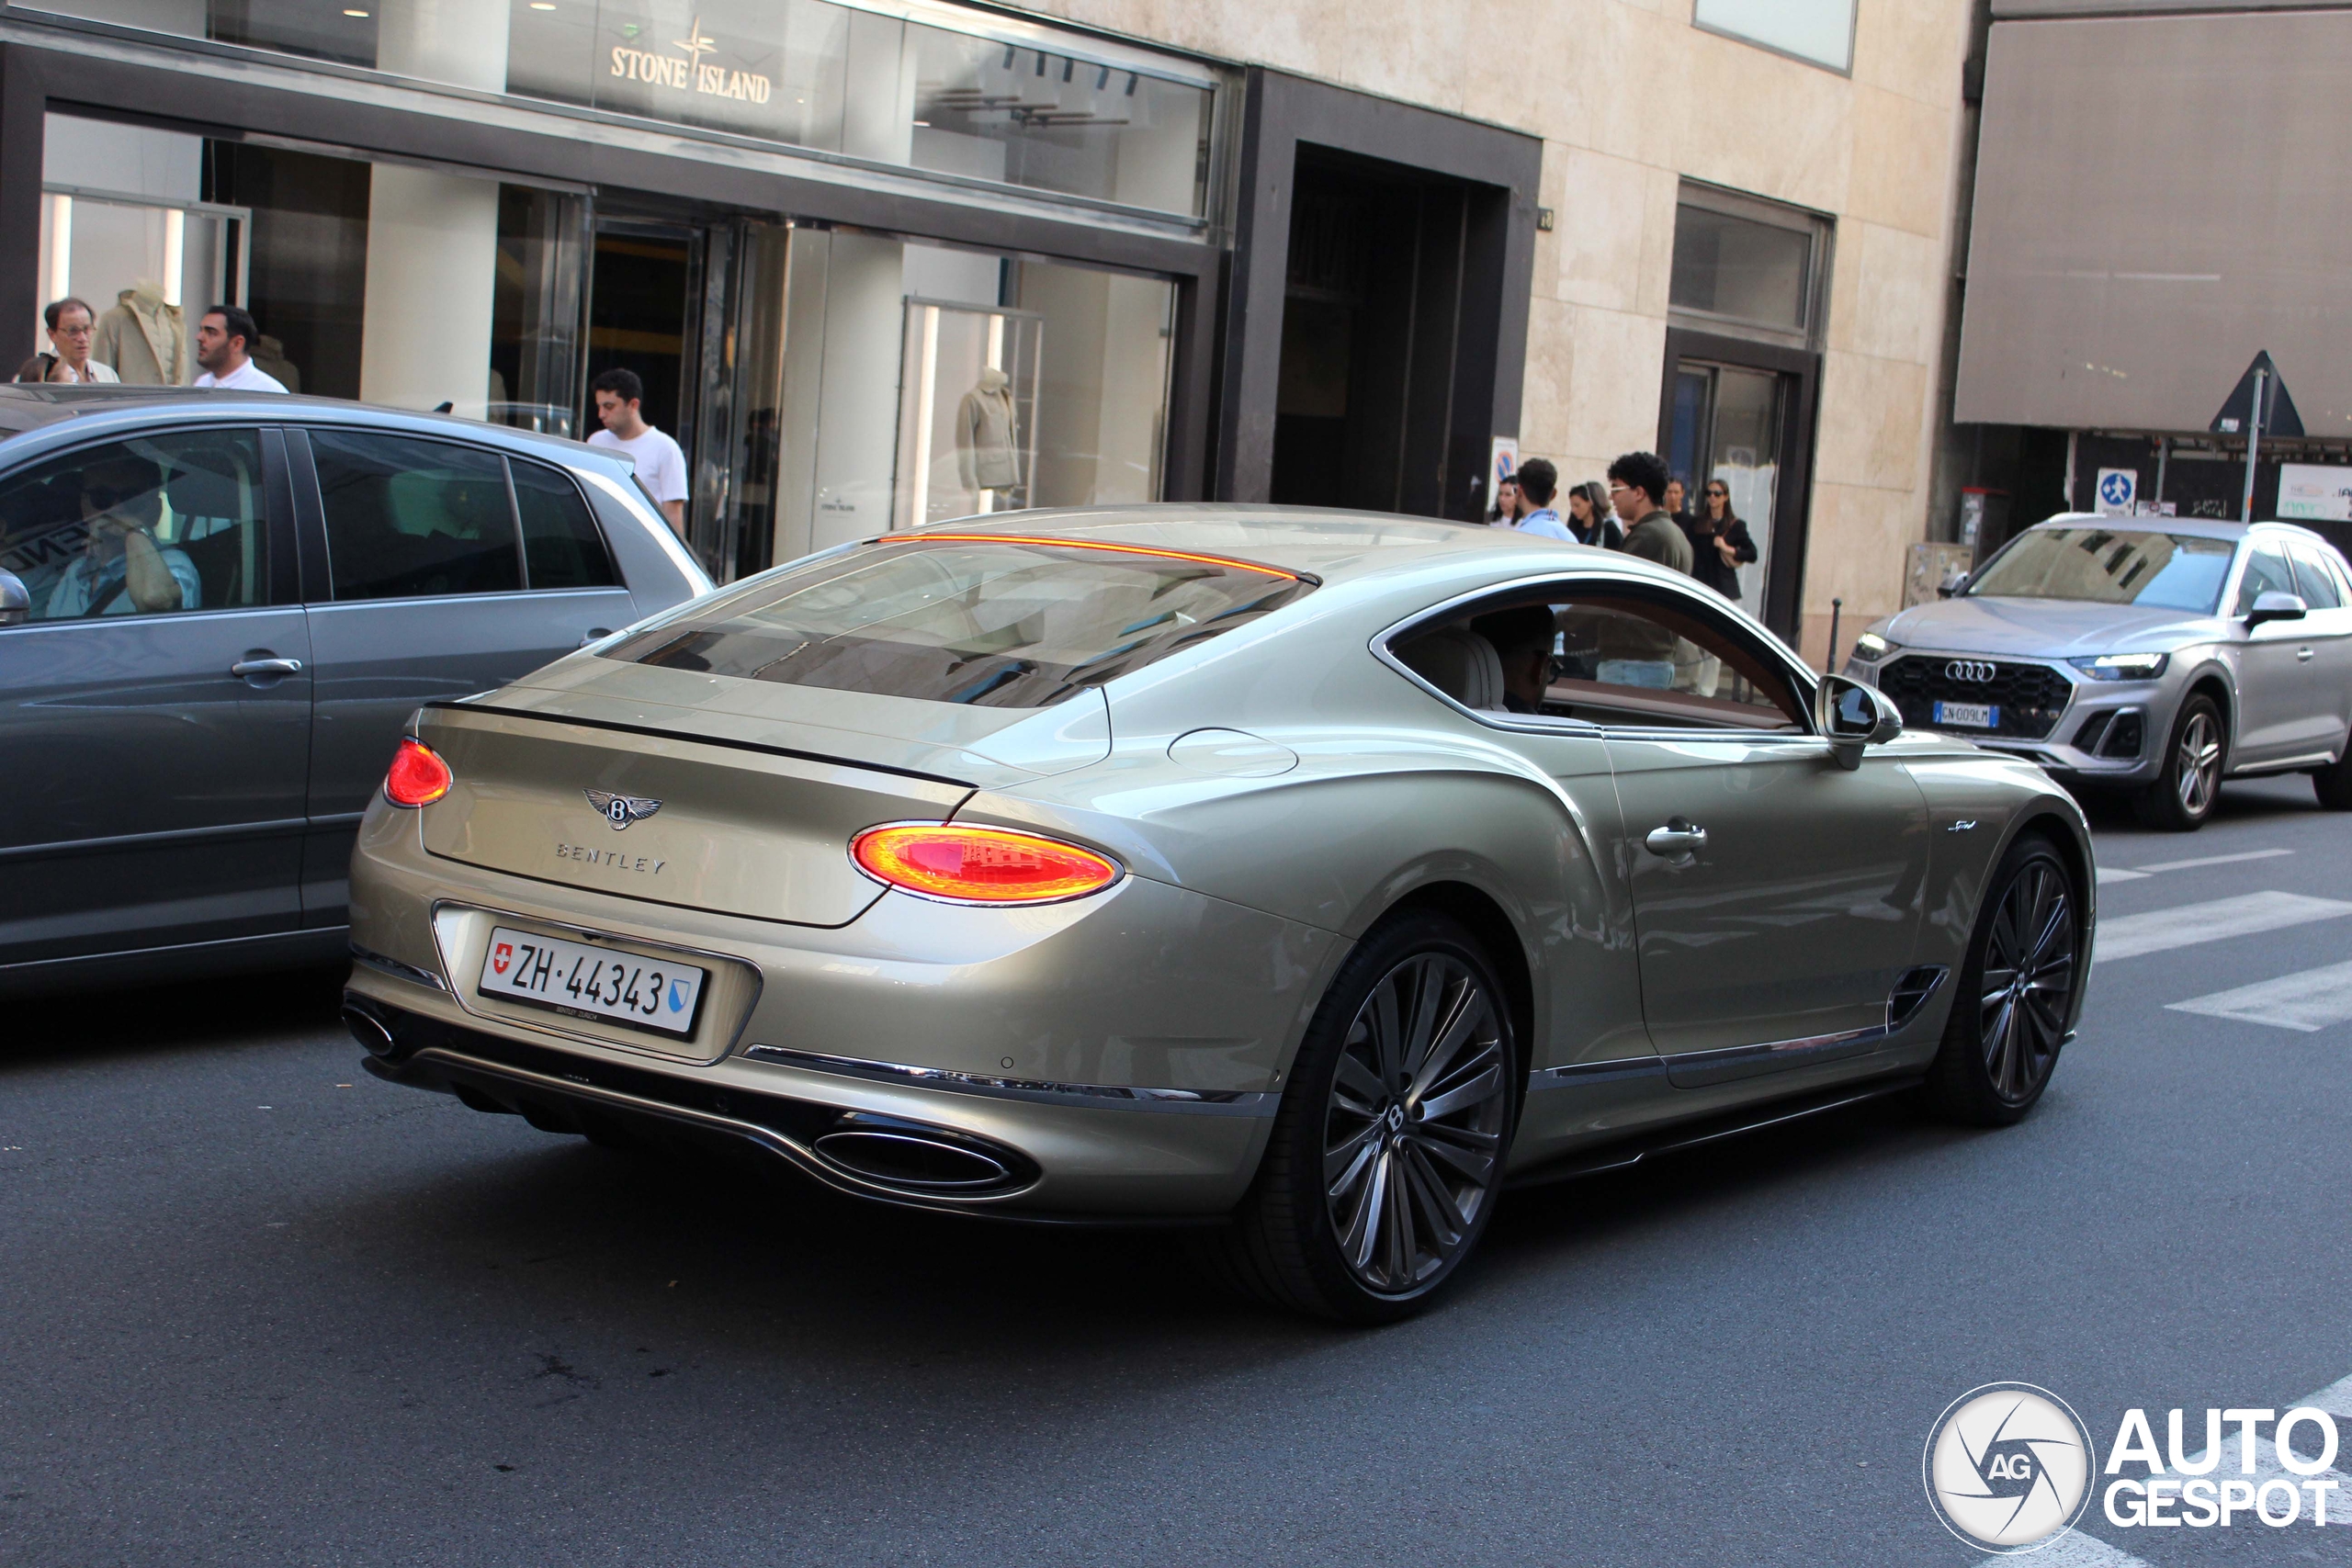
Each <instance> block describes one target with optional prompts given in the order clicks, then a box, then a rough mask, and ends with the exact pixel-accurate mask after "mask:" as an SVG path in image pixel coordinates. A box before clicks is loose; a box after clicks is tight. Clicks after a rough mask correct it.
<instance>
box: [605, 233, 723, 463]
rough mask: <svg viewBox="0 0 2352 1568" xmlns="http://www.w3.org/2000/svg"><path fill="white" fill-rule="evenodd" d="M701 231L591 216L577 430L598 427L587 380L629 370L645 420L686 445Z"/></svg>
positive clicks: (691, 419)
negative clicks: (640, 385) (584, 364)
mask: <svg viewBox="0 0 2352 1568" xmlns="http://www.w3.org/2000/svg"><path fill="white" fill-rule="evenodd" d="M703 239H704V236H703V231H702V230H700V229H699V228H696V227H694V226H691V225H687V224H681V223H659V222H644V221H639V220H633V219H618V218H603V217H600V218H598V219H597V220H596V244H595V263H594V270H593V271H592V272H591V273H590V275H589V285H588V376H587V380H586V382H585V383H583V385H582V389H581V397H582V419H581V423H580V429H581V431H582V433H583V434H585V433H587V432H590V431H594V430H596V429H599V428H601V427H600V426H599V424H598V423H597V420H596V400H595V397H594V394H593V393H591V392H589V391H588V390H587V388H588V387H589V386H592V385H594V382H595V379H596V378H597V377H599V376H601V375H603V374H604V373H605V371H607V370H634V371H636V372H637V376H638V379H639V380H640V381H642V382H644V383H645V402H644V412H645V418H646V422H647V423H650V424H651V425H653V426H655V427H656V428H657V429H660V430H663V431H666V432H668V433H669V434H670V436H671V438H672V439H673V440H674V441H676V442H677V444H678V446H680V447H681V448H682V449H683V450H684V451H685V452H687V453H689V454H691V453H692V452H693V451H694V449H695V443H694V434H695V412H696V409H695V401H696V400H695V398H694V397H693V396H692V393H693V391H694V389H695V385H696V377H697V373H698V367H697V365H696V363H695V360H696V355H695V345H696V342H697V339H698V336H699V333H697V331H696V327H697V323H698V322H699V321H700V319H701V313H702V312H701V306H702V262H703V248H704V247H703Z"/></svg>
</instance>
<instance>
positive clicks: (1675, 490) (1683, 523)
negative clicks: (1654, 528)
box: [1658, 474, 1691, 536]
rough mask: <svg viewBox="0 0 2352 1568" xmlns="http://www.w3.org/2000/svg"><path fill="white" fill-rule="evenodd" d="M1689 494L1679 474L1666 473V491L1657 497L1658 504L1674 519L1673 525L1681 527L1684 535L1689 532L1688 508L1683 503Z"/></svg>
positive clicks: (1689, 512) (1689, 516)
mask: <svg viewBox="0 0 2352 1568" xmlns="http://www.w3.org/2000/svg"><path fill="white" fill-rule="evenodd" d="M1689 495H1690V492H1689V491H1687V490H1686V489H1685V488H1684V487H1683V483H1682V477H1681V476H1680V475H1679V474H1668V476H1667V480H1666V493H1665V494H1664V495H1662V496H1660V497H1658V505H1659V506H1661V507H1663V508H1664V509H1665V511H1666V514H1667V515H1668V517H1671V518H1672V519H1674V525H1675V526H1676V527H1678V528H1679V529H1681V530H1682V532H1683V534H1684V535H1685V536H1688V535H1689V534H1690V532H1691V509H1690V507H1689V506H1688V505H1686V504H1685V502H1687V501H1688V499H1689Z"/></svg>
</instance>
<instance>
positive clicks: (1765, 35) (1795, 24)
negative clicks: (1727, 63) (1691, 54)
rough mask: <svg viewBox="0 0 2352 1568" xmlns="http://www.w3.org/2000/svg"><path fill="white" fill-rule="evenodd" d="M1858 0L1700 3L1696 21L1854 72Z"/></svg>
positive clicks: (1716, 30) (1693, 21)
mask: <svg viewBox="0 0 2352 1568" xmlns="http://www.w3.org/2000/svg"><path fill="white" fill-rule="evenodd" d="M1855 4H1856V0H1697V4H1696V6H1694V8H1693V9H1692V11H1691V24H1692V25H1693V26H1695V27H1700V28H1705V29H1706V30H1707V31H1709V32H1711V33H1722V34H1724V36H1725V37H1727V38H1736V39H1743V40H1744V41H1746V42H1748V43H1755V44H1761V45H1763V46H1764V47H1765V48H1766V49H1769V50H1771V51H1773V52H1774V53H1776V54H1785V55H1788V56H1790V57H1792V58H1793V59H1797V60H1803V61H1808V62H1811V63H1813V64H1815V65H1826V66H1827V67H1828V68H1829V69H1830V70H1832V71H1851V70H1852V69H1853V68H1854V6H1855Z"/></svg>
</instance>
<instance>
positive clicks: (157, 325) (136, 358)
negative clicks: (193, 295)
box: [90, 278, 188, 387]
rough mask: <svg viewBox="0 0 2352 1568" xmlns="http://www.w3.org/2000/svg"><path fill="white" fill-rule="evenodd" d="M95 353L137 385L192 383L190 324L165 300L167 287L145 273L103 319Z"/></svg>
mask: <svg viewBox="0 0 2352 1568" xmlns="http://www.w3.org/2000/svg"><path fill="white" fill-rule="evenodd" d="M90 357H91V358H92V359H95V360H98V361H100V362H101V363H103V364H107V365H111V366H113V367H114V371H115V374H116V375H117V376H119V377H120V378H122V379H123V381H125V382H126V383H128V384H129V385H131V386H134V387H184V386H186V385H187V374H188V372H187V321H186V320H185V319H184V318H183V317H182V315H181V313H180V308H179V307H178V306H177V305H166V304H164V286H163V285H162V284H160V283H157V282H155V281H153V279H150V278H141V280H140V281H139V282H138V283H137V284H136V285H134V286H132V287H131V288H126V289H124V290H123V291H122V293H121V295H120V296H119V298H118V299H116V301H115V303H114V306H113V308H112V309H110V310H107V313H106V314H105V315H103V316H100V317H99V318H98V324H97V330H96V332H94V333H91V335H90Z"/></svg>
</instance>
